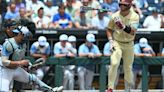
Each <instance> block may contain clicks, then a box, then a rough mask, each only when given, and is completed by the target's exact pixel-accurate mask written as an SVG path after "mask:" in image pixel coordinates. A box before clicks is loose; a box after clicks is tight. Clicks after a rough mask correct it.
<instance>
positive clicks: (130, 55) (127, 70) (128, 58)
mask: <svg viewBox="0 0 164 92" xmlns="http://www.w3.org/2000/svg"><path fill="white" fill-rule="evenodd" d="M122 59H123V68H124V79H125V89H131V88H132V86H133V85H134V80H133V71H132V67H133V61H134V48H133V45H130V46H126V45H125V46H124V49H123V53H122Z"/></svg>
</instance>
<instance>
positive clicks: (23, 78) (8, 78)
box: [0, 66, 29, 92]
mask: <svg viewBox="0 0 164 92" xmlns="http://www.w3.org/2000/svg"><path fill="white" fill-rule="evenodd" d="M12 80H16V81H20V82H24V83H28V82H29V74H28V73H27V72H26V71H25V70H24V69H22V68H20V67H18V68H16V69H8V68H5V67H3V66H0V91H1V92H2V91H4V92H9V86H10V83H11V82H12Z"/></svg>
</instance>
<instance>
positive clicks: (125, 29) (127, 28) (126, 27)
mask: <svg viewBox="0 0 164 92" xmlns="http://www.w3.org/2000/svg"><path fill="white" fill-rule="evenodd" d="M123 30H124V31H125V32H127V33H130V32H131V27H130V26H125V28H124V29H123Z"/></svg>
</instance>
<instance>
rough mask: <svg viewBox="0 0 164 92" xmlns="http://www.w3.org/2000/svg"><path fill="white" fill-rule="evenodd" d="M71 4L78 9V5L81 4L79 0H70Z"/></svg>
mask: <svg viewBox="0 0 164 92" xmlns="http://www.w3.org/2000/svg"><path fill="white" fill-rule="evenodd" d="M72 6H73V7H74V8H76V9H80V7H81V6H82V3H81V1H80V0H72Z"/></svg>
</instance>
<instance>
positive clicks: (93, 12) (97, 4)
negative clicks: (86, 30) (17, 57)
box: [88, 0, 101, 18]
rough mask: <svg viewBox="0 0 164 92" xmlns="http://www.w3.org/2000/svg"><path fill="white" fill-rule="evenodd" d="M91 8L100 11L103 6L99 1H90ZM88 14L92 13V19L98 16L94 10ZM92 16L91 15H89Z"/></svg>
mask: <svg viewBox="0 0 164 92" xmlns="http://www.w3.org/2000/svg"><path fill="white" fill-rule="evenodd" d="M88 6H89V7H92V8H95V9H100V8H101V5H100V3H99V2H98V0H89V5H88ZM88 13H91V15H92V16H91V17H92V18H93V17H95V16H96V15H97V11H96V10H93V11H91V12H88ZM89 15H90V14H89Z"/></svg>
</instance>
